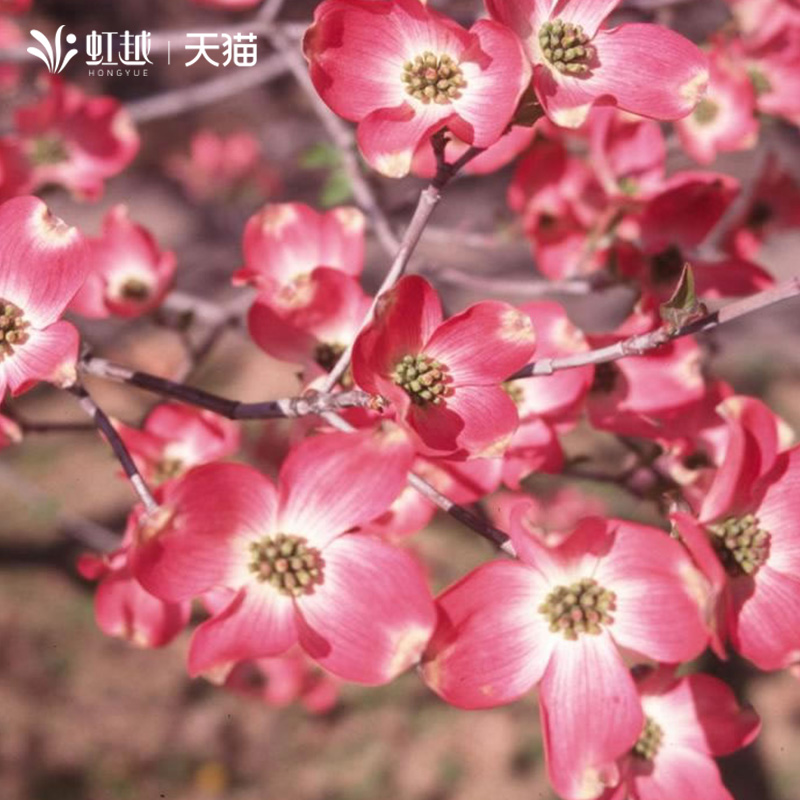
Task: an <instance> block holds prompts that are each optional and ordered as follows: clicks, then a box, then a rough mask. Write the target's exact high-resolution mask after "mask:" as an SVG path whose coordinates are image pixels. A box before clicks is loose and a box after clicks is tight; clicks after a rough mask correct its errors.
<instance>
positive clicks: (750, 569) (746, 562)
mask: <svg viewBox="0 0 800 800" xmlns="http://www.w3.org/2000/svg"><path fill="white" fill-rule="evenodd" d="M708 531H709V533H710V534H711V544H712V545H713V546H714V550H716V552H717V555H718V556H719V558H720V561H722V565H723V566H724V567H725V570H726V572H727V573H728V575H730V576H731V577H733V578H736V577H740V576H742V575H754V574H755V573H756V572H757V571H758V568H759V567H761V566H763V565H764V564H765V563H766V561H767V558H768V557H769V540H770V536H769V533H768V532H767V531H765V530H763V529H761V528H759V527H758V520H757V519H756V518H755V516H753V514H746V515H745V516H744V517H729V518H728V519H726V520H724V521H723V522H716V523H714V524H713V525H709V526H708Z"/></svg>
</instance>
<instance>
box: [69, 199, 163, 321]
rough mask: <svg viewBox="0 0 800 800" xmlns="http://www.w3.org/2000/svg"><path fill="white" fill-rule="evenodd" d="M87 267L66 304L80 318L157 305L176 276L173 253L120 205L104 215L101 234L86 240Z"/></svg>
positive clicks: (126, 312)
mask: <svg viewBox="0 0 800 800" xmlns="http://www.w3.org/2000/svg"><path fill="white" fill-rule="evenodd" d="M89 261H90V263H91V271H90V272H89V275H88V276H87V278H86V282H85V283H84V284H83V286H82V287H81V290H80V291H79V292H78V294H77V295H75V297H74V298H73V300H72V302H71V303H70V311H74V312H75V313H77V314H81V315H83V316H85V317H92V318H95V319H98V318H99V319H102V318H105V317H109V316H119V317H138V316H140V315H142V314H145V313H147V312H148V311H152V310H153V309H154V308H157V307H158V306H159V305H160V304H161V301H162V300H163V299H164V295H166V293H167V292H168V291H169V288H170V285H171V283H172V278H173V276H174V275H175V269H176V267H177V262H176V259H175V254H174V253H173V252H171V251H169V250H161V249H160V248H159V246H158V243H157V242H156V240H155V239H154V238H153V236H152V234H151V233H150V232H149V231H148V230H147V229H146V228H145V227H144V226H142V225H138V224H137V223H135V222H133V221H132V220H131V219H130V217H129V216H128V209H127V207H126V206H124V205H118V206H114V208H112V209H111V210H110V211H109V212H108V214H106V217H105V219H104V220H103V232H102V235H101V236H99V237H97V238H91V239H89Z"/></svg>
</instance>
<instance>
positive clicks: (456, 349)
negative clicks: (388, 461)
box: [353, 275, 536, 459]
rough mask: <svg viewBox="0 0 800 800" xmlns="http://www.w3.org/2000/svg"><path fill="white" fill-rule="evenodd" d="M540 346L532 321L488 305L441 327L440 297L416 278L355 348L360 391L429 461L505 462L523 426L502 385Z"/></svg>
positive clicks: (385, 302)
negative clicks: (389, 414) (382, 407)
mask: <svg viewBox="0 0 800 800" xmlns="http://www.w3.org/2000/svg"><path fill="white" fill-rule="evenodd" d="M535 344H536V336H535V333H534V330H533V325H532V324H531V321H530V318H529V317H528V315H527V314H524V313H522V312H521V311H518V310H517V309H515V308H514V307H513V306H510V305H508V304H506V303H498V302H493V301H486V302H483V303H477V304H476V305H474V306H471V307H470V308H468V309H466V310H465V311H462V312H461V313H460V314H456V316H454V317H451V318H450V319H449V320H447V321H443V320H442V307H441V303H440V301H439V297H438V295H437V294H436V292H435V291H434V289H433V288H432V287H431V285H430V284H429V283H428V282H427V281H426V280H425V279H424V278H420V277H418V276H416V275H411V276H407V277H405V278H403V279H401V280H400V281H399V282H398V284H397V285H396V286H395V287H394V288H393V289H392V290H391V291H390V292H387V293H386V294H385V295H384V296H383V297H382V298H381V302H380V305H379V307H378V309H377V313H376V315H375V319H374V321H373V322H372V323H371V324H370V325H369V326H368V327H367V328H366V329H365V330H364V331H363V332H362V333H361V334H360V335H359V337H358V339H356V342H355V345H354V347H353V377H354V379H355V382H356V384H357V385H358V386H360V387H361V388H362V389H364V390H365V391H367V392H370V393H372V394H378V395H382V396H383V397H386V398H387V399H388V400H389V401H390V402H391V403H392V405H393V406H394V409H395V413H396V415H397V419H398V420H399V421H400V422H401V423H402V424H403V425H404V426H405V427H406V428H407V430H409V431H410V432H411V434H412V436H413V437H414V439H415V441H416V443H417V446H418V449H419V451H420V452H421V453H422V454H424V455H434V456H450V457H457V458H461V459H463V458H466V457H470V456H484V457H487V456H499V455H501V454H502V453H503V451H504V450H505V449H506V448H507V447H508V445H509V443H510V441H511V437H512V436H513V434H514V431H515V430H516V427H517V423H518V416H517V409H516V406H515V405H514V402H513V401H512V400H511V398H510V397H509V396H508V394H507V393H506V392H505V391H504V390H503V389H502V388H501V386H500V384H501V383H502V381H503V380H504V379H505V378H506V377H508V376H509V375H511V374H512V373H514V372H516V371H517V370H518V369H519V368H520V367H522V366H523V365H524V364H526V363H527V362H528V361H529V360H530V357H531V356H532V355H533V351H534V348H535Z"/></svg>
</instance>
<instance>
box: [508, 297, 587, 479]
mask: <svg viewBox="0 0 800 800" xmlns="http://www.w3.org/2000/svg"><path fill="white" fill-rule="evenodd" d="M520 311H522V312H524V313H525V314H527V315H528V316H529V317H530V320H531V324H532V325H533V328H534V330H535V331H536V357H537V358H551V357H558V356H569V355H574V354H576V353H582V352H585V351H586V350H588V349H589V344H588V342H587V341H586V338H585V337H584V335H583V333H582V332H581V331H580V330H579V329H578V328H576V327H575V326H574V325H573V324H572V322H570V319H569V317H568V316H567V314H566V312H565V311H564V309H563V308H562V307H561V306H560V305H559V304H558V303H553V302H547V301H537V302H531V303H525V304H524V305H522V306H520ZM593 378H594V367H592V366H585V367H575V368H574V369H569V370H563V371H561V372H556V373H554V374H553V375H547V376H541V377H536V378H523V379H521V380H516V381H508V382H507V383H505V384H504V387H505V389H506V391H507V392H508V394H509V396H510V397H511V399H512V400H513V401H514V403H515V405H516V406H517V413H518V415H519V419H520V425H519V427H518V428H517V431H516V433H515V434H514V437H513V439H512V440H511V444H510V446H509V448H508V450H507V451H506V453H505V456H504V458H503V482H504V483H505V484H506V486H508V487H510V488H511V489H519V487H520V481H521V480H523V479H524V478H525V477H527V476H528V475H529V474H531V473H532V472H560V471H561V468H562V467H563V464H564V455H563V452H562V450H561V444H560V443H559V440H558V434H559V433H565V432H566V431H568V430H570V429H571V428H573V427H574V426H575V423H576V421H577V417H578V415H579V414H580V412H581V410H582V405H583V401H584V399H585V398H586V395H587V393H588V391H589V389H590V387H591V385H592V380H593Z"/></svg>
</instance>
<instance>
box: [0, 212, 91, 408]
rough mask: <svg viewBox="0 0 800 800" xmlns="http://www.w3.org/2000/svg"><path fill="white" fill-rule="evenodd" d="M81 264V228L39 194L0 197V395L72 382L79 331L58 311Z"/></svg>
mask: <svg viewBox="0 0 800 800" xmlns="http://www.w3.org/2000/svg"><path fill="white" fill-rule="evenodd" d="M87 269H88V262H87V260H86V251H85V242H84V239H83V237H82V235H81V234H80V233H79V232H78V230H77V229H76V228H70V227H69V226H68V225H66V224H65V223H64V222H63V221H62V220H60V219H58V218H57V217H54V216H52V215H51V214H50V213H49V212H48V210H47V206H45V204H44V203H43V202H42V201H41V200H39V199H38V198H36V197H17V198H14V199H12V200H8V201H6V202H5V203H3V204H2V205H0V398H2V397H3V396H4V395H5V392H6V389H9V390H10V391H11V392H12V394H15V395H17V394H20V393H21V392H24V391H26V390H27V389H30V388H31V387H32V386H33V385H34V384H36V383H38V382H39V381H50V382H52V383H55V384H58V385H68V384H70V383H72V382H74V380H75V362H76V361H77V358H78V343H79V336H78V331H77V330H76V329H75V328H74V327H73V326H72V325H71V324H70V323H69V322H65V321H64V320H62V319H61V315H62V314H63V313H64V309H65V308H66V306H67V304H68V303H69V301H70V300H71V299H72V297H73V295H74V294H75V292H77V291H78V289H79V288H80V286H81V284H82V283H83V281H84V279H85V277H86V272H87Z"/></svg>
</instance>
